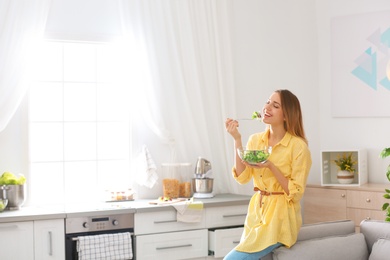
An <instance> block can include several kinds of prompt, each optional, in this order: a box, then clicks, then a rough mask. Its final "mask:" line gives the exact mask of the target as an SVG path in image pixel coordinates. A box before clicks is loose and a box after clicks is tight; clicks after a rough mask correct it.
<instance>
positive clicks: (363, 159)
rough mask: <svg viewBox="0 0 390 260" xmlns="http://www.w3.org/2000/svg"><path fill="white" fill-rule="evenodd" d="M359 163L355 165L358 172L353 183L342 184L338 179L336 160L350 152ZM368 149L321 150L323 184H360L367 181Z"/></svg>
mask: <svg viewBox="0 0 390 260" xmlns="http://www.w3.org/2000/svg"><path fill="white" fill-rule="evenodd" d="M350 153H352V156H353V158H354V159H355V160H357V164H356V165H355V167H356V171H357V172H358V174H355V178H354V180H353V182H352V183H351V184H340V183H339V182H338V181H337V172H338V170H339V169H338V167H337V165H336V164H335V163H333V161H334V160H336V159H337V158H338V157H339V156H343V154H350ZM367 180H368V178H367V151H366V150H365V149H350V150H323V151H321V185H322V186H360V185H362V184H366V183H367Z"/></svg>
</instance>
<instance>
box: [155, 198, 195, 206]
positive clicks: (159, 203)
mask: <svg viewBox="0 0 390 260" xmlns="http://www.w3.org/2000/svg"><path fill="white" fill-rule="evenodd" d="M190 200H191V199H190V198H177V199H172V200H168V201H163V200H159V199H157V200H152V201H150V202H149V204H152V205H170V204H174V203H178V202H183V201H190Z"/></svg>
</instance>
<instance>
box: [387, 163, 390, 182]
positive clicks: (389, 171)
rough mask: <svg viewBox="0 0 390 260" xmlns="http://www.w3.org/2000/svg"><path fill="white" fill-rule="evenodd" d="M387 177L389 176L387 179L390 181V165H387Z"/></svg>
mask: <svg viewBox="0 0 390 260" xmlns="http://www.w3.org/2000/svg"><path fill="white" fill-rule="evenodd" d="M386 177H387V179H388V180H389V181H390V165H389V166H387V172H386Z"/></svg>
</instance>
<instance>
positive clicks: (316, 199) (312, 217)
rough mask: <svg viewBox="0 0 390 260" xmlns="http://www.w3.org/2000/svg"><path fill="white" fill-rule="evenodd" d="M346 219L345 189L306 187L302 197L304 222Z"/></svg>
mask: <svg viewBox="0 0 390 260" xmlns="http://www.w3.org/2000/svg"><path fill="white" fill-rule="evenodd" d="M344 219H347V195H346V191H345V190H338V189H328V188H313V187H307V188H306V191H305V195H304V199H303V222H304V224H310V223H316V222H323V221H334V220H344Z"/></svg>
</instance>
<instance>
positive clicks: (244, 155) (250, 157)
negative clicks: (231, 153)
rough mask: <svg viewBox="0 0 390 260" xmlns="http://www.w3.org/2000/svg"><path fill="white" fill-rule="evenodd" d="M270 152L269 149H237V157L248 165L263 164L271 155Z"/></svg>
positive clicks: (270, 149)
mask: <svg viewBox="0 0 390 260" xmlns="http://www.w3.org/2000/svg"><path fill="white" fill-rule="evenodd" d="M271 151H272V148H271V147H265V148H264V149H263V150H246V149H243V148H239V149H237V152H238V156H240V158H241V160H243V161H245V162H247V163H250V164H256V163H263V162H265V161H267V159H268V157H269V156H270V155H271Z"/></svg>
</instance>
